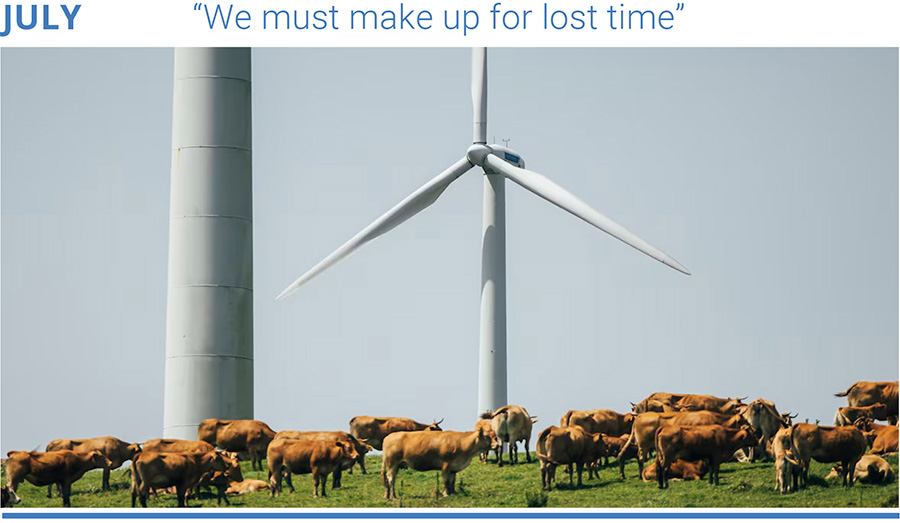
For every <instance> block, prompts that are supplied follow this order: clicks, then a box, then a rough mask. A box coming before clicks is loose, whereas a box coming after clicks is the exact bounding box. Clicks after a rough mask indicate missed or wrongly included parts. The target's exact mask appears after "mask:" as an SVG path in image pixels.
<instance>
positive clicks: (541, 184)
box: [484, 154, 691, 275]
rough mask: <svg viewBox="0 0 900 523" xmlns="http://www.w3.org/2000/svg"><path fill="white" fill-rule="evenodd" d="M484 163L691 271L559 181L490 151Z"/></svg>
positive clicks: (603, 228)
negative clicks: (519, 166) (571, 191)
mask: <svg viewBox="0 0 900 523" xmlns="http://www.w3.org/2000/svg"><path fill="white" fill-rule="evenodd" d="M484 163H485V164H486V165H487V166H488V167H490V168H491V169H492V170H494V171H496V172H499V173H502V174H503V175H504V176H506V177H507V178H509V179H510V180H512V181H514V182H516V183H517V184H519V185H521V186H522V187H524V188H526V189H528V190H529V191H531V192H533V193H534V194H536V195H538V196H540V197H541V198H543V199H545V200H547V201H548V202H550V203H552V204H554V205H556V206H557V207H559V208H561V209H563V210H566V211H569V212H570V213H572V214H574V215H575V216H577V217H579V218H581V219H582V220H584V221H586V222H588V223H589V224H591V225H593V226H594V227H596V228H598V229H600V230H601V231H603V232H605V233H607V234H609V235H610V236H612V237H614V238H617V239H619V240H621V241H623V242H624V243H627V244H628V245H630V246H632V247H634V248H635V249H637V250H639V251H641V252H642V253H644V254H646V255H647V256H650V257H651V258H654V259H656V260H658V261H660V262H662V263H665V264H666V265H668V266H669V267H672V268H673V269H675V270H677V271H680V272H683V273H684V274H687V275H690V274H691V271H689V270H688V268H687V267H685V266H684V265H682V264H680V263H678V262H677V261H676V260H675V259H673V258H672V257H670V256H669V255H667V254H666V253H664V252H662V251H661V250H659V249H657V248H656V247H654V246H652V245H650V244H649V243H647V242H646V241H644V240H642V239H641V238H639V237H638V236H637V235H635V234H634V233H632V232H630V231H629V230H628V229H626V228H625V227H622V226H621V225H619V224H618V223H616V222H614V221H613V220H611V219H610V218H608V217H606V216H604V215H603V214H601V213H600V212H599V211H597V210H595V209H593V208H591V206H589V205H588V204H586V203H584V202H583V201H581V200H580V199H579V198H578V197H577V196H575V195H574V194H572V193H570V192H569V191H567V190H565V189H563V188H562V187H560V186H559V185H556V184H555V183H553V182H552V181H550V179H548V178H547V177H545V176H543V175H540V174H538V173H536V172H534V171H529V170H528V169H520V168H518V167H514V166H512V165H510V164H508V163H506V162H505V161H503V160H501V159H500V158H498V157H496V156H494V155H493V154H489V155H487V157H486V158H485V161H484Z"/></svg>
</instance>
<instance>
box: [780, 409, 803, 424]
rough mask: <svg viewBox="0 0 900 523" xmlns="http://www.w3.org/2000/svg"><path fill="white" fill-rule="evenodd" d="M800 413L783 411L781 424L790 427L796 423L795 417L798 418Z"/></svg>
mask: <svg viewBox="0 0 900 523" xmlns="http://www.w3.org/2000/svg"><path fill="white" fill-rule="evenodd" d="M798 415H799V414H794V415H793V416H791V413H790V412H782V413H781V424H782V425H783V426H785V427H790V426H791V425H793V424H794V418H796V417H797V416H798Z"/></svg>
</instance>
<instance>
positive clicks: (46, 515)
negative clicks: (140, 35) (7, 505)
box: [3, 511, 900, 519]
mask: <svg viewBox="0 0 900 523" xmlns="http://www.w3.org/2000/svg"><path fill="white" fill-rule="evenodd" d="M3 518H4V519H7V518H8V519H173V518H178V519H900V512H853V511H847V512H393V511H385V512H199V513H198V512H181V511H173V512H165V513H163V512H71V513H61V512H16V511H6V512H4V513H3Z"/></svg>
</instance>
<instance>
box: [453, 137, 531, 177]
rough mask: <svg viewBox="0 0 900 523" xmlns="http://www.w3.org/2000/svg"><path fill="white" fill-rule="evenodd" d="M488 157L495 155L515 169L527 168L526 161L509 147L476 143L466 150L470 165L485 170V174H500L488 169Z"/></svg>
mask: <svg viewBox="0 0 900 523" xmlns="http://www.w3.org/2000/svg"><path fill="white" fill-rule="evenodd" d="M488 155H494V156H496V157H497V158H500V159H501V160H503V161H504V162H506V163H508V164H510V165H512V166H513V167H518V168H519V169H524V168H525V160H523V159H522V156H521V155H520V154H519V153H517V152H515V151H513V150H512V149H510V148H509V147H504V146H502V145H497V144H495V143H494V144H491V145H484V144H480V143H476V144H474V145H472V146H471V147H469V148H468V150H466V159H467V160H469V163H471V164H472V165H477V166H478V167H482V168H484V170H485V172H489V173H492V174H500V173H497V172H496V171H494V170H493V169H491V168H490V167H488V166H487V164H486V163H485V162H486V161H487V157H488Z"/></svg>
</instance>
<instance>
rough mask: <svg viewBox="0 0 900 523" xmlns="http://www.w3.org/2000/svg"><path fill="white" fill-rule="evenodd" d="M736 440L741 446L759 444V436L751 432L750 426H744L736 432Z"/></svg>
mask: <svg viewBox="0 0 900 523" xmlns="http://www.w3.org/2000/svg"><path fill="white" fill-rule="evenodd" d="M737 440H738V443H739V444H740V447H741V448H745V447H755V446H757V445H759V438H758V437H756V434H754V433H753V429H752V428H751V427H744V428H742V429H741V430H739V431H738V433H737Z"/></svg>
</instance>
